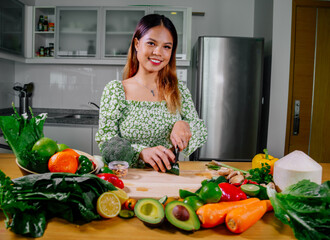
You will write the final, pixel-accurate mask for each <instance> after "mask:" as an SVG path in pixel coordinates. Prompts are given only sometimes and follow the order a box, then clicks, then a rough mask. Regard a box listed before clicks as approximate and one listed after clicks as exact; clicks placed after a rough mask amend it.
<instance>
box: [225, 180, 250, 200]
mask: <svg viewBox="0 0 330 240" xmlns="http://www.w3.org/2000/svg"><path fill="white" fill-rule="evenodd" d="M219 187H220V189H221V191H222V195H221V198H220V201H239V200H244V199H247V197H246V194H245V192H243V191H242V190H241V189H239V188H237V187H235V186H234V185H232V184H230V183H219Z"/></svg>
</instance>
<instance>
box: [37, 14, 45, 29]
mask: <svg viewBox="0 0 330 240" xmlns="http://www.w3.org/2000/svg"><path fill="white" fill-rule="evenodd" d="M37 29H38V31H43V30H44V16H43V15H40V16H39V21H38V26H37Z"/></svg>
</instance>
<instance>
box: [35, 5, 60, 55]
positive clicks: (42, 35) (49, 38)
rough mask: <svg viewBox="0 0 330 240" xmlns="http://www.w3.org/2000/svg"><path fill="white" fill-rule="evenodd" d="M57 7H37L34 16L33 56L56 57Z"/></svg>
mask: <svg viewBox="0 0 330 240" xmlns="http://www.w3.org/2000/svg"><path fill="white" fill-rule="evenodd" d="M55 21H56V13H55V7H35V8H34V14H33V22H34V24H33V43H32V45H33V56H34V57H35V58H39V57H49V58H52V57H54V44H55V26H56V25H55Z"/></svg>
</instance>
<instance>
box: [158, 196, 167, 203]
mask: <svg viewBox="0 0 330 240" xmlns="http://www.w3.org/2000/svg"><path fill="white" fill-rule="evenodd" d="M158 201H159V202H160V203H161V204H165V203H166V201H167V195H165V196H164V197H162V198H161V199H159V200H158Z"/></svg>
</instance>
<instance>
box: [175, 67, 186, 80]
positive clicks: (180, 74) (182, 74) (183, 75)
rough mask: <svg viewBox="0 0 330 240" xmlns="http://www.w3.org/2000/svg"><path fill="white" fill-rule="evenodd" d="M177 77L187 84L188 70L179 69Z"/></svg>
mask: <svg viewBox="0 0 330 240" xmlns="http://www.w3.org/2000/svg"><path fill="white" fill-rule="evenodd" d="M176 75H177V76H178V79H179V81H183V82H187V69H177V70H176Z"/></svg>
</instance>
